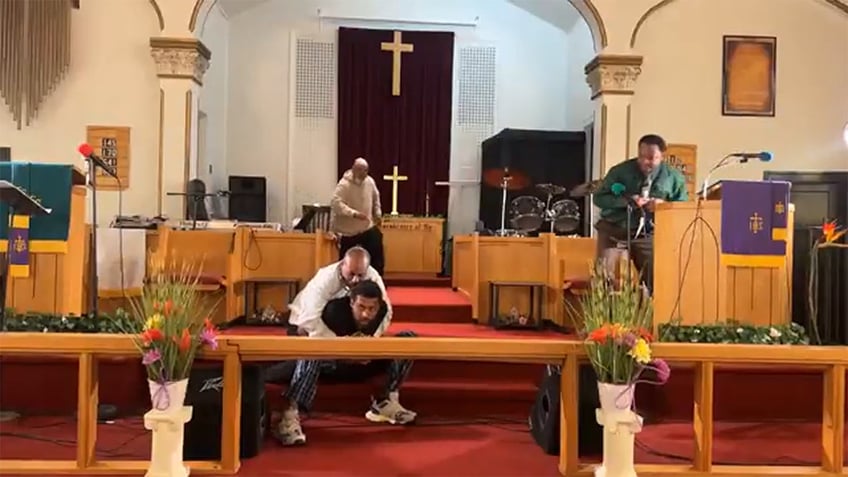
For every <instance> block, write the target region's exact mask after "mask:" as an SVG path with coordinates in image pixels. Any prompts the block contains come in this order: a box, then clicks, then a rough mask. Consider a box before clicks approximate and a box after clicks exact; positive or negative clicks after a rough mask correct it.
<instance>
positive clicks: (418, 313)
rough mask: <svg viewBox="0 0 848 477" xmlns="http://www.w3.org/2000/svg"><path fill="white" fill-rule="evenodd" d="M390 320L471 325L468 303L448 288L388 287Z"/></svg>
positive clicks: (463, 295)
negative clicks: (390, 309) (390, 304)
mask: <svg viewBox="0 0 848 477" xmlns="http://www.w3.org/2000/svg"><path fill="white" fill-rule="evenodd" d="M387 291H388V293H389V299H390V300H391V302H392V309H393V311H394V317H393V320H394V321H399V322H418V323H471V320H472V317H471V312H472V309H471V301H470V300H469V299H468V297H466V296H465V294H463V293H461V292H458V291H453V289H451V288H435V287H408V286H403V287H392V286H390V287H389V288H388V290H387Z"/></svg>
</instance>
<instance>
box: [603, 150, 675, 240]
mask: <svg viewBox="0 0 848 477" xmlns="http://www.w3.org/2000/svg"><path fill="white" fill-rule="evenodd" d="M653 175H654V179H653V182H652V183H651V190H650V193H649V196H650V197H651V198H654V199H662V200H664V201H666V202H682V201H685V200H688V193H687V192H686V179H685V178H684V177H683V174H681V173H680V171H678V170H677V169H675V168H673V167H670V166H669V165H668V164H666V163H665V162H662V163H660V165H659V167H658V168H657V169H656V170H654V172H653ZM644 182H645V174H644V173H643V172H642V171H641V169H639V165H638V164H637V163H636V159H628V160H626V161H624V162H622V163H621V164H617V165H615V166H614V167H613V168H612V169H610V170H609V172H608V173H607V175H606V177H604V181H603V183H602V184H601V187H600V189H598V192H596V193H595V196H594V199H595V205H596V206H598V207H599V208H600V209H601V218H602V219H605V220H607V221H609V222H612V223H613V224H615V225H618V226H620V227H625V228H626V227H627V201H628V200H629V198H630V197H633V196H634V195H640V194H641V193H642V184H643V183H644ZM615 183H619V184H621V185H623V186H624V192H622V193H621V195H615V194H613V193H612V190H611V187H612V185H613V184H615ZM638 223H639V219H638V216H637V215H635V214H634V216H633V217H631V219H630V226H631V228H635V227H636V226H637V224H638Z"/></svg>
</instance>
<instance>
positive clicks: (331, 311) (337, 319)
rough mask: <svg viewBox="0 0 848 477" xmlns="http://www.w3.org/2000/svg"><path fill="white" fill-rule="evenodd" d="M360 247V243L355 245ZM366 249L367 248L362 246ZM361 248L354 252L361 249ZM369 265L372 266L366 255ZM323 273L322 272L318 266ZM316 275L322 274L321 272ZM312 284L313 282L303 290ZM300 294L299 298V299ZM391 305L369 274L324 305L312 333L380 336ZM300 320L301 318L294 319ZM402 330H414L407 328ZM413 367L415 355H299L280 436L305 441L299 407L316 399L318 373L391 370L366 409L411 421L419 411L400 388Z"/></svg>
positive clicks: (379, 417)
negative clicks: (354, 357)
mask: <svg viewBox="0 0 848 477" xmlns="http://www.w3.org/2000/svg"><path fill="white" fill-rule="evenodd" d="M354 250H355V249H354ZM362 252H364V250H362ZM357 253H358V252H355V253H354V255H356V254H357ZM364 257H365V258H366V265H365V266H366V267H367V255H365V256H364ZM358 258H359V257H356V256H354V257H353V258H352V259H351V257H350V256H348V257H346V258H345V260H343V261H342V263H341V264H340V265H342V266H344V262H345V261H346V260H348V259H350V261H351V262H354V263H353V265H360V264H358V263H356V262H357V261H358ZM319 273H320V272H319ZM316 278H317V277H316ZM308 290H309V285H307V287H306V288H304V290H303V292H304V293H305V292H307V291H308ZM297 302H298V300H295V303H297ZM297 311H298V310H297V307H296V306H294V304H293V307H292V315H293V318H294V315H295V314H296V313H297ZM388 312H389V305H388V303H387V301H386V300H384V293H383V288H382V287H381V286H380V285H379V284H378V283H377V282H375V281H372V280H364V281H360V282H358V283H356V284H355V285H353V286H352V287H351V288H350V293H349V295H348V296H341V297H338V298H333V299H331V300H329V302H327V304H326V306H324V308H323V310H322V312H321V315H320V317H318V319H317V321H320V322H318V323H310V325H311V326H308V328H309V329H310V332H309V336H310V337H313V338H318V337H321V338H323V337H334V336H373V337H379V336H380V335H381V334H382V331H383V330H384V329H385V328H386V326H385V325H384V321H385V320H387V319H388V318H389V313H388ZM292 321H293V322H297V321H300V320H297V319H296V320H292ZM398 336H415V334H414V333H412V332H410V331H407V332H401V333H399V334H398ZM411 367H412V361H410V360H399V359H395V360H370V361H350V360H336V361H326V360H323V361H322V360H299V361H297V363H296V365H295V368H294V372H293V374H292V378H291V381H290V382H289V387H288V389H287V391H286V393H285V395H284V396H285V398H286V399H287V400H288V408H287V409H285V410H284V411H283V416H282V420H281V421H280V424H279V426H278V428H277V437H278V439H279V440H280V442H281V443H282V444H283V445H287V446H289V445H299V444H304V443H306V436H305V435H304V433H303V429H302V427H301V424H300V413H299V411H304V412H306V411H308V410H309V409H310V408H311V405H312V401H313V400H314V399H315V394H316V390H317V387H318V378H319V376H320V377H321V378H328V379H330V380H334V381H342V382H358V381H367V380H370V379H371V378H372V377H374V376H376V375H378V374H384V373H385V374H387V380H386V385H385V388H384V389H383V392H382V394H380V395H378V396H377V397H376V399H374V398H372V404H371V407H370V408H369V409H368V411H367V412H366V413H365V417H366V419H368V420H369V421H372V422H380V423H389V424H410V423H412V422H414V421H415V417H416V414H415V413H414V412H412V411H410V410H408V409H405V408H404V407H403V406H402V405H401V404H400V402H399V400H398V392H399V390H400V387H401V384H403V381H404V379H405V378H406V376H407V375H408V374H409V370H410V368H411Z"/></svg>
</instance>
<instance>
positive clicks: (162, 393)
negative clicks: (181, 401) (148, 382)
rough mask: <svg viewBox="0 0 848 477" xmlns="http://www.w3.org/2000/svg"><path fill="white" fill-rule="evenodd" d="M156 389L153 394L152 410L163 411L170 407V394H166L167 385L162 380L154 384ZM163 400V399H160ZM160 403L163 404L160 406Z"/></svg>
mask: <svg viewBox="0 0 848 477" xmlns="http://www.w3.org/2000/svg"><path fill="white" fill-rule="evenodd" d="M156 386H158V387H157V389H156V391H154V392H153V396H152V397H153V409H156V410H157V411H164V410H166V409H168V408H169V407H171V394H170V393H169V392H168V383H167V382H166V381H164V380H162V381H157V382H156ZM160 398H163V399H160ZM160 401H163V402H164V403H165V404H164V405H161V404H160Z"/></svg>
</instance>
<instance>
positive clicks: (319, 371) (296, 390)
mask: <svg viewBox="0 0 848 477" xmlns="http://www.w3.org/2000/svg"><path fill="white" fill-rule="evenodd" d="M395 336H398V337H410V338H411V337H415V336H416V335H415V333H414V332H412V331H401V332H400V333H398V334H397V335H395ZM412 363H413V361H412V360H408V359H392V360H374V361H370V362H368V363H367V364H357V363H349V362H346V361H332V360H306V359H302V360H299V361H298V362H297V364H296V365H295V368H294V374H293V375H292V379H291V381H290V382H289V387H288V389H286V392H285V393H284V394H283V396H284V397H286V398H287V399H288V400H289V401H290V402H295V403H297V405H298V408H299V409H300V410H302V411H304V412H306V411H309V410H310V409H311V407H312V401H314V400H315V394H316V392H317V390H318V378H319V377H322V376H324V377H327V378H328V379H329V380H331V381H339V382H359V381H365V380H368V379H370V378H371V377H373V376H376V375H378V374H382V373H385V374H386V385H385V388H383V393H382V394H380V395H379V396H377V401H381V400H383V399H386V398H387V397H388V396H389V393H392V392H395V391H398V390H399V389H400V387H401V385H402V384H403V381H404V380H405V379H406V377H407V376H408V375H409V371H410V369H412Z"/></svg>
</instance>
